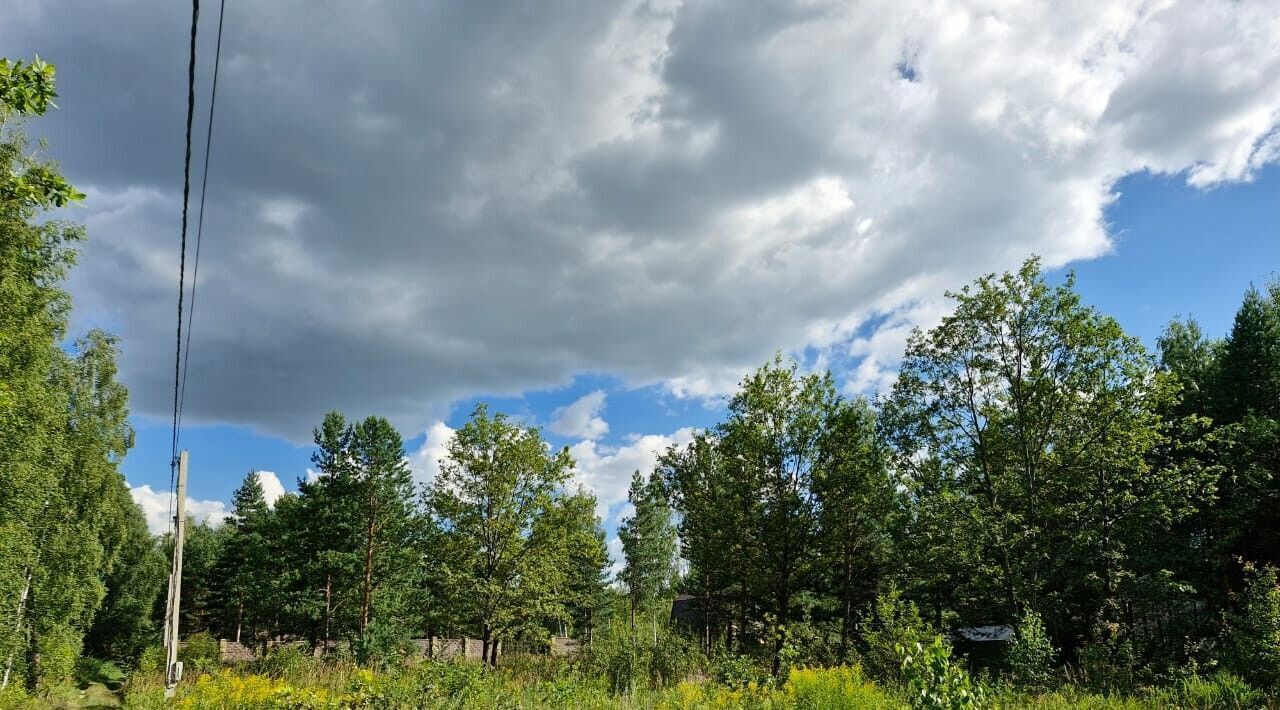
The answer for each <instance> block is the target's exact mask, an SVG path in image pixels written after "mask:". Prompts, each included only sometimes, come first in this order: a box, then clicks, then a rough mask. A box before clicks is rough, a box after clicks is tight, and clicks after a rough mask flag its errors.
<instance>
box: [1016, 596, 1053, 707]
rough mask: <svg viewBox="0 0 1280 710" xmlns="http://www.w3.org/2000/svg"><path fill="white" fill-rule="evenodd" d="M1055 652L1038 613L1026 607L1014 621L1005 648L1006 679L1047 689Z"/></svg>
mask: <svg viewBox="0 0 1280 710" xmlns="http://www.w3.org/2000/svg"><path fill="white" fill-rule="evenodd" d="M1055 654H1056V651H1055V650H1054V648H1053V644H1052V643H1050V642H1049V635H1048V634H1047V633H1045V630H1044V622H1043V621H1042V620H1041V619H1040V615H1039V614H1037V613H1036V612H1034V611H1032V610H1030V609H1028V610H1027V611H1025V612H1024V613H1023V615H1022V618H1021V619H1020V620H1019V621H1018V631H1017V634H1015V635H1014V637H1013V641H1012V642H1011V643H1010V644H1009V647H1008V648H1007V649H1006V650H1005V665H1006V666H1007V667H1008V672H1009V676H1010V679H1011V680H1013V681H1014V682H1015V683H1017V684H1018V685H1020V686H1021V687H1023V688H1025V689H1027V690H1031V691H1036V692H1039V691H1044V690H1048V689H1049V687H1050V685H1052V683H1053V680H1054V673H1053V665H1054V656H1055Z"/></svg>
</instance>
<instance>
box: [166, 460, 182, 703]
mask: <svg viewBox="0 0 1280 710" xmlns="http://www.w3.org/2000/svg"><path fill="white" fill-rule="evenodd" d="M175 495H177V497H178V503H177V505H176V506H175V512H174V516H173V517H174V521H173V569H172V570H170V572H169V601H168V603H167V604H166V605H165V614H164V650H165V664H164V695H165V697H166V698H172V697H173V696H174V694H175V693H176V692H177V689H178V681H179V680H181V679H182V664H181V663H178V608H179V606H180V602H181V601H182V543H183V541H184V540H185V539H186V533H187V452H185V451H183V452H182V453H180V454H178V488H177V491H176V492H175Z"/></svg>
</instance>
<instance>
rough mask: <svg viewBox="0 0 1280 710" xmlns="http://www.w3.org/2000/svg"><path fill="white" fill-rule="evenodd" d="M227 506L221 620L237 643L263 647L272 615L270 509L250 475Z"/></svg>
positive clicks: (220, 569)
mask: <svg viewBox="0 0 1280 710" xmlns="http://www.w3.org/2000/svg"><path fill="white" fill-rule="evenodd" d="M231 506H232V508H231V510H232V514H231V516H230V517H228V518H227V519H226V521H225V523H224V525H226V526H228V529H229V530H230V531H231V533H230V536H229V539H228V540H227V542H226V544H225V545H224V546H223V547H222V550H221V555H220V557H219V560H218V568H217V577H218V579H219V581H220V584H219V591H220V594H221V596H222V600H221V603H222V605H223V608H224V611H223V614H224V619H225V623H226V625H227V628H228V630H229V632H230V633H229V635H230V636H231V637H232V638H234V639H235V641H236V642H237V643H241V642H243V641H244V639H245V638H246V637H247V638H250V639H253V640H255V641H256V642H261V643H265V642H266V639H267V635H268V632H269V630H270V629H271V628H272V626H273V625H274V624H273V621H274V617H275V616H276V613H277V609H278V607H277V606H276V604H275V602H276V599H275V598H274V596H275V595H274V594H273V590H272V586H273V584H272V583H273V580H274V577H275V568H276V564H275V561H274V559H273V558H274V556H273V555H272V549H271V545H270V541H271V533H270V527H271V523H272V521H271V509H270V508H269V507H268V506H267V500H266V498H265V497H264V495H263V491H262V481H261V480H259V478H258V473H257V472H256V471H250V472H249V473H248V474H247V475H245V477H244V481H243V482H242V483H241V484H240V487H239V488H237V489H236V490H235V492H234V493H232V495H231ZM246 631H247V632H248V633H247V634H246V633H245V632H246Z"/></svg>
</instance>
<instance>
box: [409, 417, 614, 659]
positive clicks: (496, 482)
mask: <svg viewBox="0 0 1280 710" xmlns="http://www.w3.org/2000/svg"><path fill="white" fill-rule="evenodd" d="M572 468H573V461H572V459H571V458H570V457H569V452H568V450H567V449H563V450H561V451H558V452H553V451H551V450H550V447H548V446H547V445H546V443H545V442H544V441H543V439H542V435H541V433H540V432H539V431H538V430H537V429H536V428H532V427H529V428H526V427H522V426H519V425H518V424H516V423H514V422H511V421H510V420H508V419H507V418H506V417H505V416H504V415H502V414H496V415H493V416H490V414H489V412H488V409H487V408H485V407H484V406H483V405H481V406H478V407H477V408H476V409H475V411H474V412H473V413H472V416H471V419H470V421H468V422H467V423H466V424H465V425H464V426H463V427H462V428H460V429H459V430H458V431H457V432H456V433H455V434H454V437H453V439H452V441H450V443H449V448H448V456H447V457H446V458H445V459H444V461H442V462H441V465H440V474H439V476H437V477H436V479H435V481H433V483H432V486H431V487H430V488H429V489H428V491H427V493H426V495H425V500H426V503H427V507H428V510H429V514H430V515H431V516H432V520H433V524H434V527H435V529H437V530H439V531H440V532H439V534H438V535H437V536H436V537H435V538H434V540H435V544H436V550H435V554H436V555H438V556H439V557H438V559H439V560H440V561H441V563H442V564H443V568H442V570H441V571H442V580H441V586H442V590H441V595H442V597H443V598H444V599H446V600H447V602H446V603H448V604H449V605H450V606H451V607H452V608H454V609H456V610H457V616H458V618H459V619H460V620H461V621H463V623H465V625H466V626H465V628H469V629H471V630H472V631H473V632H474V633H477V635H479V636H480V637H481V638H482V639H483V641H484V650H485V651H486V652H487V653H488V652H490V651H491V650H492V649H493V647H494V642H495V641H497V640H498V639H500V638H507V639H513V638H516V637H519V636H528V635H530V634H531V633H534V632H537V633H545V626H546V625H547V624H548V623H549V622H550V623H555V622H560V623H563V622H566V621H570V620H572V618H573V616H574V614H573V613H572V609H571V607H572V606H573V605H575V604H576V603H582V602H583V601H584V600H589V599H593V598H596V597H598V594H596V593H595V592H593V590H592V587H598V585H600V584H601V581H600V580H601V574H600V570H601V568H602V567H603V566H604V564H605V560H606V559H607V555H606V554H605V552H604V540H603V536H602V535H601V534H600V533H599V531H598V526H599V522H598V521H597V520H596V519H595V514H594V507H595V501H594V499H593V498H591V497H590V496H589V495H586V494H576V495H571V494H568V493H567V492H566V491H565V490H564V487H565V484H566V483H567V481H568V480H569V475H570V472H571V470H572ZM490 660H492V658H491V657H490Z"/></svg>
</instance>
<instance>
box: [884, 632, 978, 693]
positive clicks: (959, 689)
mask: <svg viewBox="0 0 1280 710" xmlns="http://www.w3.org/2000/svg"><path fill="white" fill-rule="evenodd" d="M897 652H898V656H899V658H900V659H901V668H902V677H903V679H904V680H905V681H906V687H907V700H908V702H910V703H911V707H913V708H917V709H918V710H961V709H962V708H964V709H969V708H985V707H988V706H989V703H988V701H987V697H986V692H985V691H984V690H983V688H982V687H981V686H980V685H977V684H975V683H974V682H973V681H972V679H970V678H969V674H968V672H966V671H965V670H964V668H961V667H960V666H959V665H958V664H956V663H953V662H952V661H951V647H950V646H949V645H948V644H947V642H946V641H943V640H942V637H941V636H934V637H933V640H932V641H931V642H930V643H929V645H927V646H926V645H924V644H922V643H920V642H919V641H917V642H916V643H915V644H914V645H913V646H911V647H906V646H899V647H898V649H897Z"/></svg>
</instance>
